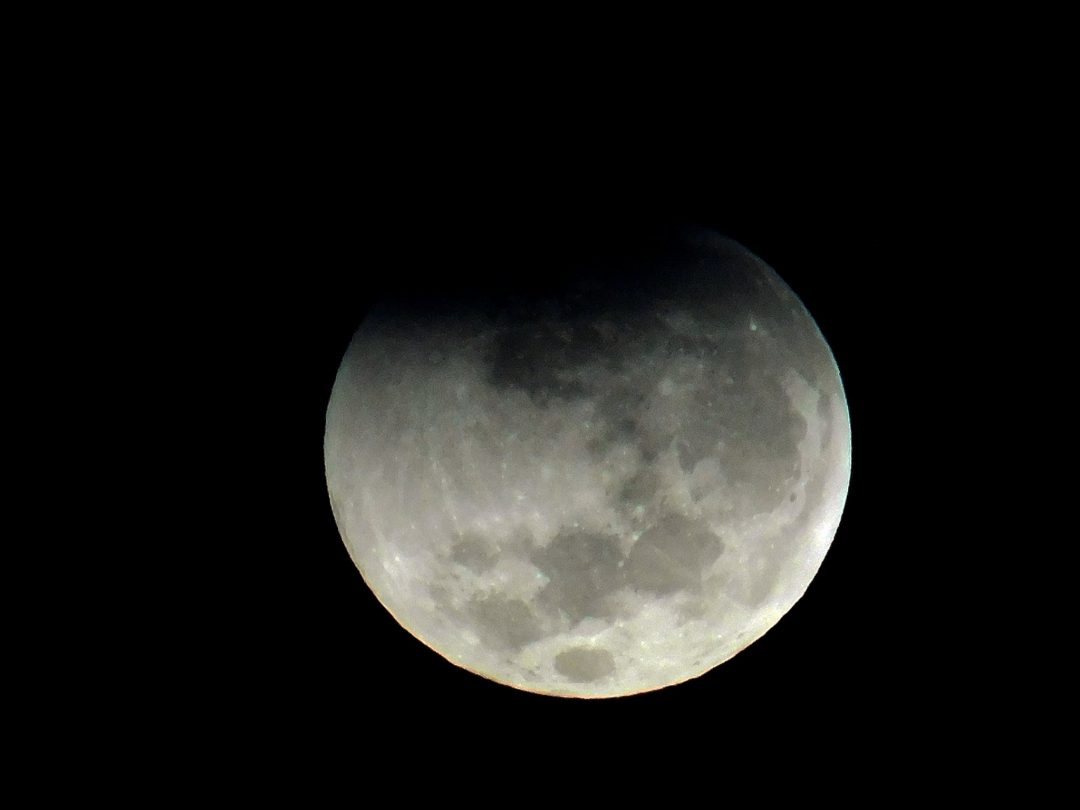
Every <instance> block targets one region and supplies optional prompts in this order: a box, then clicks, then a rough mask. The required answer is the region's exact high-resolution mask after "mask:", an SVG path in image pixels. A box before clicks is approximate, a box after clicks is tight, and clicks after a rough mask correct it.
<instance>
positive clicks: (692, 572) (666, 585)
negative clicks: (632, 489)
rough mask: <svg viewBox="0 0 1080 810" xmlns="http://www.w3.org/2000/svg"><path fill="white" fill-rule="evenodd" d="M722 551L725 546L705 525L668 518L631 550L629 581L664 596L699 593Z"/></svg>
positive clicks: (702, 522)
mask: <svg viewBox="0 0 1080 810" xmlns="http://www.w3.org/2000/svg"><path fill="white" fill-rule="evenodd" d="M723 550H724V544H723V543H722V542H721V541H720V538H719V537H717V536H716V535H715V534H714V533H713V531H712V530H711V529H710V528H709V527H708V525H707V524H706V523H705V522H704V521H700V520H693V519H691V518H688V517H685V516H683V515H678V514H670V515H666V516H665V517H664V518H662V519H661V520H660V521H659V522H657V523H656V524H655V525H654V526H652V528H650V529H648V530H647V531H646V532H645V533H644V534H642V535H641V537H640V538H638V541H637V542H636V543H635V544H634V547H633V548H632V549H631V550H630V558H629V561H628V564H627V578H628V580H629V583H630V584H631V585H633V586H634V587H636V588H640V589H642V590H646V591H652V592H654V593H658V594H661V595H665V594H671V593H675V592H676V591H689V592H691V593H699V592H700V591H701V586H702V577H703V575H704V572H705V570H706V569H707V568H708V567H709V566H710V565H712V564H713V563H714V562H716V560H717V558H719V556H720V554H721V553H723Z"/></svg>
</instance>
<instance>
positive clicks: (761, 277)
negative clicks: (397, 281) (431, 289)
mask: <svg viewBox="0 0 1080 810" xmlns="http://www.w3.org/2000/svg"><path fill="white" fill-rule="evenodd" d="M613 281H614V279H613V277H610V276H608V277H604V276H603V275H599V276H592V277H589V276H585V275H582V276H580V277H577V278H575V279H573V280H572V281H571V282H570V283H568V284H566V285H563V286H562V287H559V288H558V289H554V288H552V289H549V290H546V291H545V292H544V294H540V293H536V294H532V295H529V296H522V295H516V296H515V295H509V296H505V297H499V296H497V295H491V296H476V297H474V298H465V297H462V298H459V299H456V300H455V301H454V303H453V304H452V305H450V304H446V303H445V302H443V303H441V304H440V305H438V306H434V307H425V306H424V305H420V304H417V303H416V302H406V301H396V302H395V301H387V302H384V303H383V304H382V305H381V306H379V307H377V308H376V309H375V310H373V311H372V312H371V314H370V315H369V317H368V318H367V319H366V320H365V321H364V323H363V324H362V326H361V328H360V330H359V331H358V332H357V334H356V336H355V337H354V339H353V342H352V344H351V345H350V347H349V349H348V352H347V353H346V355H345V358H344V360H343V361H342V364H341V368H340V371H339V373H338V377H337V380H336V382H335V385H334V390H333V394H332V397H331V400H330V405H329V408H328V411H327V422H326V440H325V457H326V476H327V482H328V486H329V491H330V497H331V501H332V504H333V508H334V514H335V517H336V519H337V523H338V527H339V529H340V531H341V534H342V537H343V538H344V541H345V544H346V546H347V547H348V549H349V553H350V554H351V556H352V558H353V560H354V561H355V563H356V565H357V566H358V568H359V569H360V571H361V573H362V574H363V577H364V579H365V581H366V582H367V583H368V585H369V586H370V587H371V589H372V590H373V591H374V593H375V594H376V596H377V597H378V598H379V600H380V601H381V602H382V604H383V605H385V606H386V608H387V609H388V610H389V611H390V612H391V613H392V614H393V615H394V616H395V617H396V618H397V620H398V621H399V622H400V623H401V624H402V626H404V627H405V628H406V629H407V630H409V631H410V632H411V633H413V634H414V635H415V636H416V637H417V638H419V639H420V640H422V641H423V642H424V643H426V644H427V645H429V646H430V647H432V648H433V649H434V650H436V651H437V652H439V653H440V654H441V655H443V656H444V657H446V658H447V659H449V660H450V661H452V662H454V663H455V664H458V665H459V666H462V667H465V668H467V669H469V670H472V671H474V672H477V673H479V674H481V675H484V676H486V677H488V678H491V679H494V680H496V681H499V682H501V683H504V684H508V685H511V686H514V687H517V688H520V689H526V690H529V691H534V692H541V693H547V694H553V695H567V696H581V697H605V696H615V695H624V694H630V693H634V692H642V691H647V690H651V689H658V688H660V687H663V686H667V685H669V684H673V683H677V682H680V681H684V680H687V679H689V678H692V677H695V676H697V675H700V674H702V673H704V672H705V671H707V670H709V669H711V668H713V667H715V666H716V665H718V664H720V663H721V662H723V661H725V660H727V659H728V658H730V657H731V656H733V655H735V653H737V652H738V651H739V650H741V649H743V648H744V647H746V646H747V645H748V644H750V643H751V642H753V641H754V640H756V639H758V638H760V637H761V636H762V635H763V634H764V633H765V632H766V631H767V630H768V629H769V628H770V627H772V626H773V625H774V624H775V623H776V622H777V621H779V619H780V618H781V617H782V616H783V615H784V613H786V612H787V611H788V609H790V608H791V606H792V605H793V604H794V603H795V602H796V601H797V600H798V599H799V598H800V597H801V596H802V594H803V593H804V592H805V591H806V588H807V586H808V585H809V583H810V580H811V579H812V578H813V576H814V574H815V573H816V572H817V570H818V568H819V566H820V565H821V562H822V560H823V558H824V556H825V553H826V551H827V549H828V547H829V544H830V543H831V541H832V538H833V536H834V534H835V532H836V529H837V526H838V524H839V521H840V514H841V511H842V509H843V505H844V500H845V497H846V495H847V487H848V480H849V476H850V466H851V463H850V458H851V443H850V427H849V421H848V415H847V405H846V402H845V399H844V392H843V388H842V386H841V382H840V377H839V374H838V371H837V367H836V364H835V361H834V360H833V357H832V354H831V352H830V351H829V348H828V346H827V345H826V343H825V340H824V338H823V337H822V335H821V333H820V331H819V330H818V328H817V326H816V324H815V323H814V321H813V319H812V318H811V317H810V315H809V313H808V312H807V311H806V309H805V308H804V307H803V305H802V303H801V302H800V301H799V300H798V299H797V298H796V296H795V295H794V294H793V293H792V291H791V290H790V289H789V288H788V287H787V286H786V285H785V284H784V283H783V281H781V280H780V278H779V277H778V276H777V275H776V273H774V272H773V271H772V270H771V269H770V268H769V267H768V266H767V265H765V264H764V262H762V261H761V260H760V259H758V258H756V257H755V256H753V255H752V254H750V253H749V251H747V250H746V249H745V248H743V247H742V246H740V245H738V244H736V243H734V242H732V241H731V240H728V239H725V238H723V237H719V236H717V235H715V234H710V233H706V232H699V231H695V232H690V233H687V234H684V235H683V237H682V240H681V242H680V244H679V246H678V251H677V252H676V253H674V254H672V256H671V257H670V259H669V260H668V261H666V262H665V265H664V266H663V267H658V268H656V272H655V273H651V274H640V273H639V274H635V275H634V276H633V277H632V281H631V282H628V283H626V284H625V285H618V284H613Z"/></svg>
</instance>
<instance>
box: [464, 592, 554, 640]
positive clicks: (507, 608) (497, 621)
mask: <svg viewBox="0 0 1080 810" xmlns="http://www.w3.org/2000/svg"><path fill="white" fill-rule="evenodd" d="M469 613H470V616H471V617H472V619H473V620H474V622H475V624H476V626H477V628H478V629H479V630H480V632H481V634H482V636H483V637H484V641H486V642H488V643H491V644H493V646H497V647H500V648H504V649H507V648H508V649H520V648H521V647H524V646H525V645H526V644H530V643H532V642H534V641H538V640H539V639H541V638H542V637H543V635H544V633H543V628H542V627H541V626H540V622H539V620H538V619H537V618H536V616H534V615H533V612H532V611H531V610H529V606H528V605H526V604H525V603H524V602H523V601H521V600H520V599H507V598H505V597H503V596H489V597H487V598H485V599H481V600H479V601H476V602H472V603H471V604H470V610H469Z"/></svg>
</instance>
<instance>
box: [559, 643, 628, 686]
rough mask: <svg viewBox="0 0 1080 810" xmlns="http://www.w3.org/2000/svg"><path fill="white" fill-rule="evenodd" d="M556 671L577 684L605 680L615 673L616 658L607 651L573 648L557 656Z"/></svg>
mask: <svg viewBox="0 0 1080 810" xmlns="http://www.w3.org/2000/svg"><path fill="white" fill-rule="evenodd" d="M555 670H556V671H557V672H558V673H559V674H560V675H562V676H564V677H565V678H567V679H568V680H571V681H576V682H577V683H588V682H589V681H596V680H599V679H600V678H604V677H606V676H608V675H610V674H611V673H613V672H614V671H615V658H614V656H612V654H611V653H609V652H608V651H607V650H602V649H594V648H592V647H573V648H571V649H569V650H564V651H563V652H561V653H559V654H558V655H556V656H555Z"/></svg>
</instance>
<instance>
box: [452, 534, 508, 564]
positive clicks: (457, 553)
mask: <svg viewBox="0 0 1080 810" xmlns="http://www.w3.org/2000/svg"><path fill="white" fill-rule="evenodd" d="M450 559H452V560H453V561H454V562H456V563H460V564H461V565H464V566H465V567H466V568H468V569H469V570H470V571H473V572H474V573H477V574H482V573H484V572H485V571H488V570H490V569H491V568H493V567H494V566H495V563H496V562H497V561H498V554H497V553H496V551H495V549H494V548H492V546H491V544H490V543H488V542H487V541H486V540H484V539H483V538H482V537H478V536H476V535H471V534H463V535H460V536H459V537H458V539H457V541H456V542H455V543H454V545H453V548H452V549H451V551H450Z"/></svg>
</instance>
